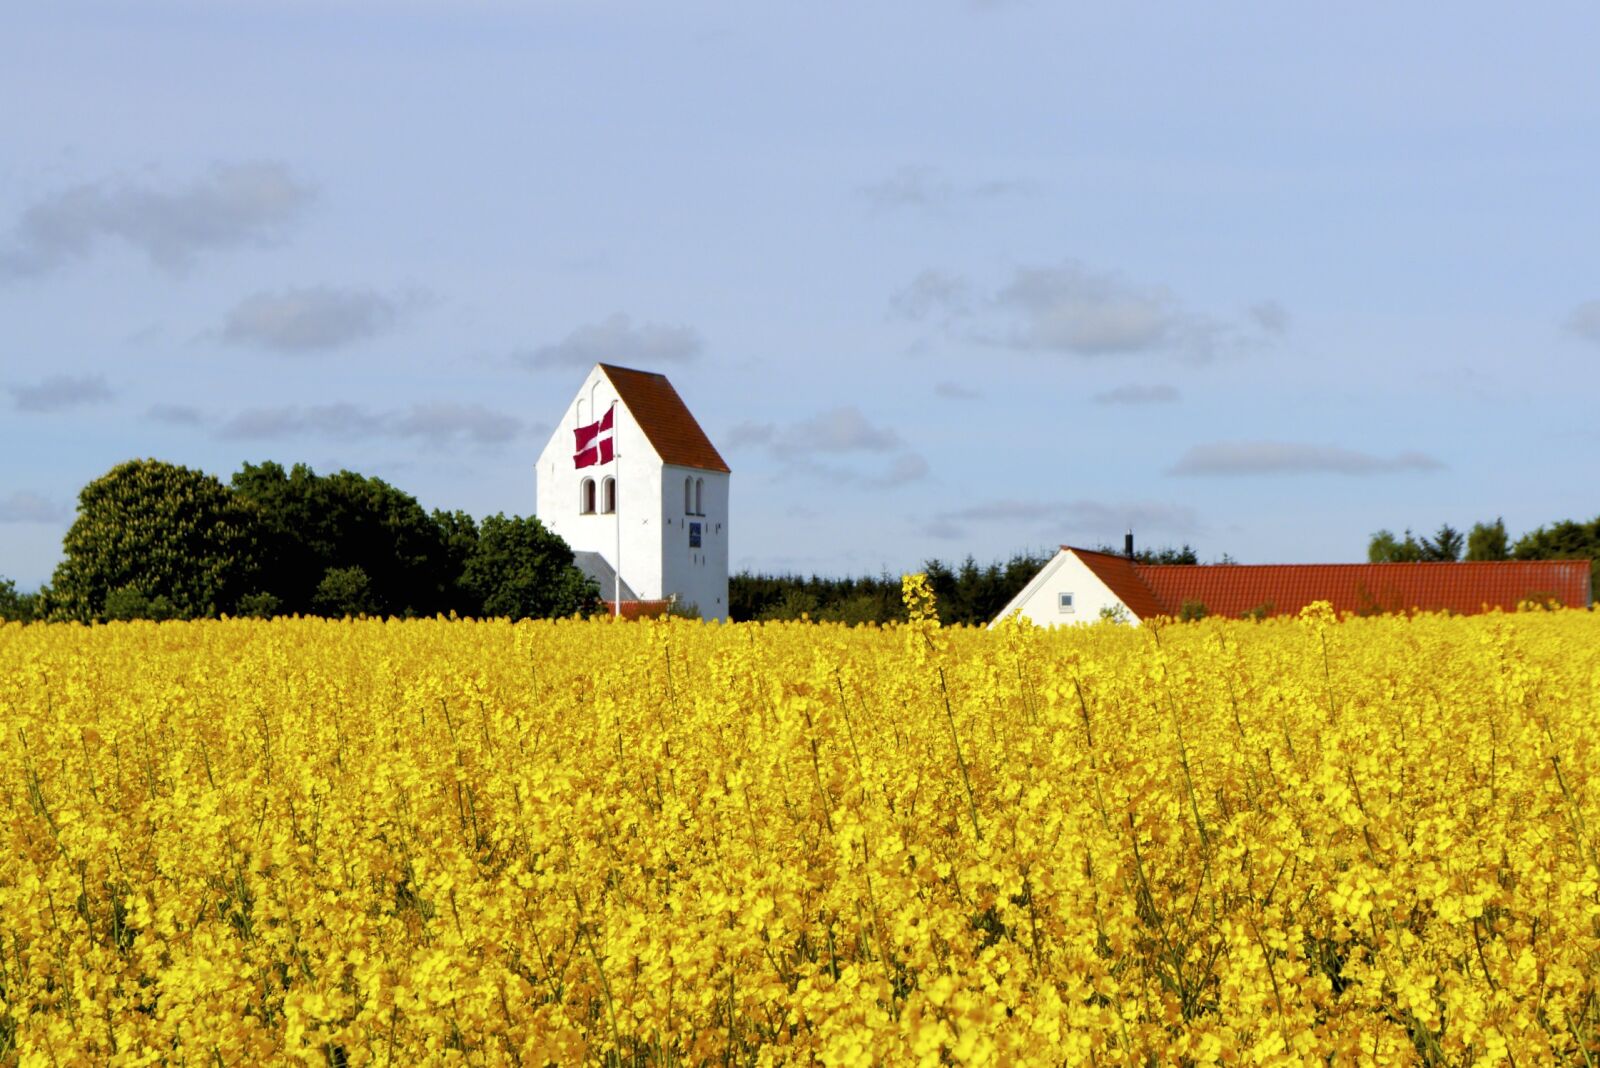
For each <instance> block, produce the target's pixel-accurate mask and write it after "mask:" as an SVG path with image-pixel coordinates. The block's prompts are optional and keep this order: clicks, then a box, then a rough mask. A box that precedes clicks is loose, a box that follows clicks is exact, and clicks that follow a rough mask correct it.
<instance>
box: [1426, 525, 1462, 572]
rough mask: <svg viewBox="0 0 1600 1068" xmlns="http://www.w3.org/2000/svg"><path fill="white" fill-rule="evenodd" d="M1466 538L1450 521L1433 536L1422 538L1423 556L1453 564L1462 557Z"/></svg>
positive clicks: (1434, 560) (1437, 561)
mask: <svg viewBox="0 0 1600 1068" xmlns="http://www.w3.org/2000/svg"><path fill="white" fill-rule="evenodd" d="M1465 545H1466V539H1465V538H1463V537H1462V536H1461V532H1460V531H1459V530H1457V529H1456V528H1455V527H1452V526H1451V525H1450V524H1449V523H1445V524H1442V525H1441V526H1440V527H1439V529H1438V531H1437V532H1436V533H1435V534H1434V535H1433V537H1432V538H1423V539H1422V558H1423V559H1424V560H1427V561H1431V562H1434V563H1446V564H1453V563H1455V562H1456V561H1457V560H1460V559H1461V550H1462V548H1463V547H1465Z"/></svg>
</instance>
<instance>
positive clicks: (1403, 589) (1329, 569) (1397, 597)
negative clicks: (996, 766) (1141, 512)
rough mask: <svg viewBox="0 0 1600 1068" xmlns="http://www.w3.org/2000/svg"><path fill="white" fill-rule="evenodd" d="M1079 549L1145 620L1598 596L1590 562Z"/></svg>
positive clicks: (1451, 607) (1504, 604)
mask: <svg viewBox="0 0 1600 1068" xmlns="http://www.w3.org/2000/svg"><path fill="white" fill-rule="evenodd" d="M1064 548H1065V546H1064ZM1072 551H1073V552H1074V553H1075V554H1076V555H1077V556H1078V557H1079V558H1080V559H1082V560H1083V562H1084V563H1085V564H1086V565H1088V567H1089V568H1090V569H1091V570H1092V571H1094V573H1095V574H1096V575H1097V576H1099V577H1100V579H1101V581H1103V582H1104V583H1105V584H1106V585H1107V586H1109V587H1111V590H1112V592H1113V593H1115V594H1116V595H1117V596H1118V597H1119V598H1121V599H1122V602H1123V603H1124V604H1126V605H1127V606H1128V609H1129V611H1131V612H1133V613H1134V615H1136V616H1138V617H1139V618H1140V619H1148V618H1150V617H1151V616H1155V615H1166V616H1177V615H1178V614H1179V612H1181V611H1182V609H1183V606H1184V604H1185V602H1189V601H1197V602H1199V603H1200V604H1202V605H1204V606H1205V610H1206V614H1207V615H1213V616H1233V617H1237V616H1242V615H1244V614H1245V613H1247V612H1252V611H1255V610H1257V609H1261V608H1263V607H1265V608H1266V611H1267V614H1269V615H1283V614H1287V613H1294V612H1298V611H1299V610H1300V609H1302V608H1304V607H1305V606H1306V605H1308V604H1310V603H1311V602H1313V601H1328V602H1330V603H1331V604H1332V605H1333V607H1334V609H1335V610H1336V611H1339V612H1353V613H1356V614H1358V615H1374V614H1377V613H1380V612H1405V611H1411V610H1417V611H1424V612H1439V611H1449V612H1457V613H1460V614H1462V615H1470V614H1473V613H1476V612H1482V611H1485V610H1487V609H1491V608H1503V609H1508V610H1509V609H1514V608H1516V607H1517V605H1518V604H1520V603H1522V602H1523V601H1525V600H1528V599H1531V598H1538V599H1546V598H1554V599H1555V600H1556V601H1558V602H1560V603H1561V604H1564V605H1567V606H1568V607H1571V608H1584V607H1587V606H1588V605H1589V603H1590V600H1591V598H1592V596H1593V593H1592V590H1591V578H1590V568H1589V561H1587V560H1512V561H1504V562H1495V563H1487V562H1468V563H1455V564H1450V563H1441V564H1206V565H1190V564H1136V563H1132V562H1130V561H1128V560H1127V559H1126V558H1125V557H1120V556H1114V555H1111V554H1109V553H1098V552H1090V551H1087V550H1084V549H1073V550H1072ZM1135 581H1136V583H1137V584H1136V585H1135ZM1130 595H1131V596H1130ZM1141 606H1143V607H1141ZM1152 606H1154V608H1153V609H1152Z"/></svg>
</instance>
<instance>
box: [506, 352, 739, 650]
mask: <svg viewBox="0 0 1600 1068" xmlns="http://www.w3.org/2000/svg"><path fill="white" fill-rule="evenodd" d="M608 412H609V413H610V414H611V423H610V426H609V427H606V428H605V429H602V430H598V431H597V432H596V433H595V435H594V438H593V439H592V440H590V441H585V442H584V445H586V446H591V447H596V448H597V452H596V453H593V454H585V453H584V450H582V449H580V447H579V445H578V439H577V434H576V431H577V430H578V429H579V428H580V427H593V426H594V425H595V424H596V423H601V422H602V421H603V420H604V418H605V417H606V415H607V413H608ZM580 462H581V463H583V464H584V465H585V466H579V464H580ZM729 475H730V472H729V469H728V465H727V464H726V463H725V462H724V461H723V459H722V456H721V455H720V454H719V453H718V452H717V450H716V447H715V446H714V445H712V444H711V440H710V439H709V438H707V437H706V434H705V431H704V430H702V429H700V424H699V423H698V422H696V421H695V418H694V416H693V415H691V414H690V412H689V409H688V407H687V406H686V405H685V404H684V403H683V399H682V398H681V397H679V396H678V391H677V390H675V389H673V388H672V383H671V382H669V381H667V378H666V376H665V375H659V374H654V373H652V372H649V371H635V370H632V369H630V368H626V367H613V366H611V365H610V364H604V363H601V364H596V365H595V366H594V369H593V370H591V371H590V372H589V374H588V377H586V378H585V379H584V381H583V385H582V387H580V388H579V390H578V392H577V395H576V396H575V397H573V399H572V402H571V403H570V404H568V405H567V410H566V412H565V413H564V414H563V415H562V417H561V420H560V422H559V423H558V424H557V427H556V430H555V432H554V433H553V434H552V435H551V437H550V441H549V442H548V443H547V444H546V445H545V447H544V451H543V452H541V453H540V454H539V462H538V467H537V468H536V471H535V485H536V491H535V500H536V505H535V507H536V510H537V513H538V516H539V520H540V521H541V522H542V523H544V525H545V526H546V527H548V528H549V529H550V530H552V531H554V532H555V533H557V534H559V535H560V536H561V537H562V538H563V539H565V540H566V542H567V544H568V545H570V546H572V549H573V552H574V553H575V554H576V556H577V565H578V567H579V568H580V569H581V570H582V571H583V572H584V573H585V574H587V575H588V576H589V577H590V578H593V579H594V580H595V581H596V582H597V583H599V585H600V595H601V596H602V597H604V598H605V599H606V600H607V601H608V602H609V601H611V600H612V599H613V598H614V597H615V596H616V594H615V592H614V591H615V589H616V579H617V572H618V571H619V570H620V572H621V576H622V588H621V594H622V597H621V599H622V607H623V612H624V614H634V613H635V612H637V611H639V610H640V609H642V608H646V607H647V606H648V605H649V603H650V602H657V605H656V606H654V607H659V603H660V602H674V603H676V604H677V605H678V606H680V607H684V608H692V609H694V610H695V611H698V612H699V613H700V615H701V617H702V618H705V619H726V618H727V617H728V478H729Z"/></svg>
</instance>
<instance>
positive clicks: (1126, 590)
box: [1062, 545, 1174, 619]
mask: <svg viewBox="0 0 1600 1068" xmlns="http://www.w3.org/2000/svg"><path fill="white" fill-rule="evenodd" d="M1062 548H1063V549H1072V546H1070V545H1063V546H1062ZM1072 553H1073V555H1074V556H1076V557H1077V558H1078V559H1080V560H1082V561H1083V562H1084V563H1085V564H1086V565H1087V566H1088V568H1089V570H1090V571H1093V572H1094V573H1095V576H1096V577H1097V578H1099V580H1100V581H1101V582H1104V583H1105V584H1106V585H1107V586H1110V587H1111V592H1112V593H1114V594H1116V595H1117V599H1118V600H1119V601H1121V602H1122V603H1123V604H1125V605H1127V606H1128V611H1130V612H1132V613H1133V614H1134V615H1135V616H1138V617H1139V618H1140V619H1153V618H1154V617H1156V616H1170V615H1173V614H1174V613H1172V612H1169V611H1167V608H1166V606H1165V605H1163V604H1162V603H1161V602H1160V601H1159V600H1157V599H1156V595H1155V591H1154V590H1152V589H1151V588H1150V587H1149V586H1148V585H1146V583H1145V581H1144V578H1143V577H1142V575H1141V574H1140V572H1141V570H1142V569H1141V568H1140V566H1139V565H1138V564H1136V563H1134V562H1133V561H1132V560H1129V559H1128V558H1127V557H1126V556H1118V555H1117V554H1115V553H1099V552H1095V551H1094V550H1093V549H1072Z"/></svg>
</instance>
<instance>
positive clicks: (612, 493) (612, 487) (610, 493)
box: [600, 475, 617, 515]
mask: <svg viewBox="0 0 1600 1068" xmlns="http://www.w3.org/2000/svg"><path fill="white" fill-rule="evenodd" d="M601 486H602V487H603V489H602V491H601V494H600V510H601V511H602V512H605V513H606V514H607V515H610V514H611V513H613V512H615V511H616V510H617V480H616V479H615V478H612V477H611V476H610V475H607V476H606V480H605V481H604V482H603V483H601Z"/></svg>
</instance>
